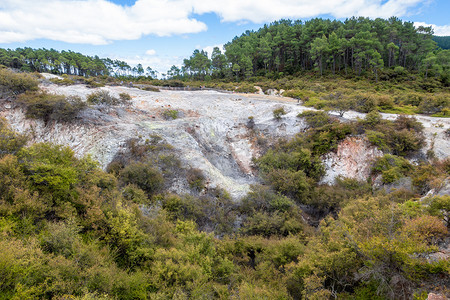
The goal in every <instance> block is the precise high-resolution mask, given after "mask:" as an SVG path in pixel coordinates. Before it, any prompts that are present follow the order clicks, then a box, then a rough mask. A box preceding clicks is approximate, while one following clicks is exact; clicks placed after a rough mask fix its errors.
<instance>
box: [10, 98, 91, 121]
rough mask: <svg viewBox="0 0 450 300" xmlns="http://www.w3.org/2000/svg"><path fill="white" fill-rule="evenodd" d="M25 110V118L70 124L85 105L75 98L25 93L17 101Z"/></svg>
mask: <svg viewBox="0 0 450 300" xmlns="http://www.w3.org/2000/svg"><path fill="white" fill-rule="evenodd" d="M17 101H18V102H19V103H21V104H22V105H23V106H24V107H25V110H26V117H27V118H31V119H41V120H43V121H44V122H45V123H48V122H49V121H53V120H54V121H60V122H70V121H73V120H74V119H75V118H76V116H77V114H78V113H79V112H80V111H81V110H83V109H84V108H86V103H85V102H83V101H82V100H81V98H80V97H77V96H69V97H66V96H63V95H52V94H47V93H44V92H41V93H30V92H29V93H25V94H22V95H20V96H19V98H18V100H17Z"/></svg>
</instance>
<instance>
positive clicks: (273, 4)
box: [0, 0, 450, 73]
mask: <svg viewBox="0 0 450 300" xmlns="http://www.w3.org/2000/svg"><path fill="white" fill-rule="evenodd" d="M449 12H450V0H222V1H218V0H1V1H0V47H2V48H11V49H14V48H17V47H32V48H54V49H57V50H73V51H77V52H81V53H83V54H87V55H98V56H100V57H110V58H113V59H121V60H125V61H127V62H128V63H129V64H130V65H135V64H137V63H138V62H141V63H143V65H144V67H147V66H150V67H152V68H153V69H156V70H158V71H159V72H160V73H164V72H165V71H167V70H168V69H169V68H170V66H171V65H173V64H175V65H181V63H182V60H183V58H186V57H189V56H190V55H191V54H192V52H193V50H194V49H206V50H208V51H209V52H210V51H211V50H212V47H214V46H221V45H223V44H224V43H226V42H228V41H230V40H231V39H232V38H233V37H235V36H236V35H240V34H242V33H243V32H244V31H245V30H257V29H258V28H260V27H261V26H262V25H263V24H265V23H270V22H272V21H275V20H279V19H281V18H290V19H302V20H307V19H311V18H314V17H322V18H336V19H341V20H343V19H345V18H347V17H351V16H365V17H370V18H376V17H382V18H388V17H390V16H393V15H395V16H397V17H399V18H401V19H403V20H406V21H411V22H416V24H417V25H432V26H433V27H434V30H435V33H436V34H437V35H450V18H449Z"/></svg>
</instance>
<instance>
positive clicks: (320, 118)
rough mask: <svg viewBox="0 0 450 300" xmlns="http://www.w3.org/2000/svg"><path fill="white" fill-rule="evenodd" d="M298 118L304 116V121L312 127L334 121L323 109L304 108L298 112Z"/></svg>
mask: <svg viewBox="0 0 450 300" xmlns="http://www.w3.org/2000/svg"><path fill="white" fill-rule="evenodd" d="M297 117H299V118H304V119H305V121H306V123H307V124H308V125H309V126H310V127H312V128H317V127H322V126H325V125H328V124H331V123H333V122H335V120H334V119H333V118H332V117H331V116H330V115H328V114H327V113H326V112H324V111H313V110H305V111H304V112H302V113H300V114H298V116H297Z"/></svg>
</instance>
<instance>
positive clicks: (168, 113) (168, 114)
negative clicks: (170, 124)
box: [162, 109, 179, 120]
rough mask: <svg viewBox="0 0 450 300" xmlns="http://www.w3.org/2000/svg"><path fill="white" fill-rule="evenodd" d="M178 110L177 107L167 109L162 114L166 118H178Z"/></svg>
mask: <svg viewBox="0 0 450 300" xmlns="http://www.w3.org/2000/svg"><path fill="white" fill-rule="evenodd" d="M178 114H179V112H178V110H176V109H167V110H164V111H163V112H162V116H163V118H164V119H166V120H175V119H177V118H178Z"/></svg>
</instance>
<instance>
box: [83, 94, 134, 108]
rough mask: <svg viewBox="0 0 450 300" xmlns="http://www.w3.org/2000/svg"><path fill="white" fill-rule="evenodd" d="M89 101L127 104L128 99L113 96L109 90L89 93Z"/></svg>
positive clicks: (90, 102) (96, 103) (92, 102)
mask: <svg viewBox="0 0 450 300" xmlns="http://www.w3.org/2000/svg"><path fill="white" fill-rule="evenodd" d="M87 102H88V103H89V104H93V105H99V104H104V105H120V104H127V103H128V100H124V99H122V98H121V99H118V98H116V97H113V96H112V95H111V94H110V93H109V92H107V91H97V92H94V93H92V94H89V95H88V96H87Z"/></svg>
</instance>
